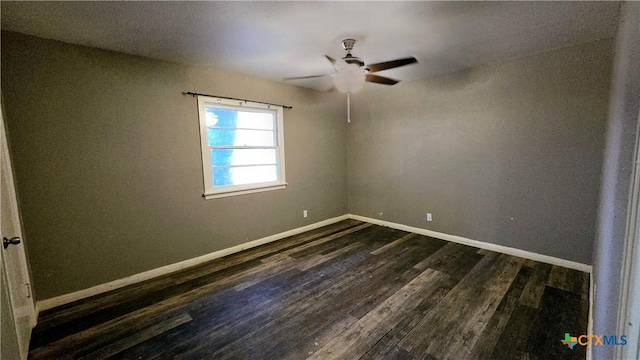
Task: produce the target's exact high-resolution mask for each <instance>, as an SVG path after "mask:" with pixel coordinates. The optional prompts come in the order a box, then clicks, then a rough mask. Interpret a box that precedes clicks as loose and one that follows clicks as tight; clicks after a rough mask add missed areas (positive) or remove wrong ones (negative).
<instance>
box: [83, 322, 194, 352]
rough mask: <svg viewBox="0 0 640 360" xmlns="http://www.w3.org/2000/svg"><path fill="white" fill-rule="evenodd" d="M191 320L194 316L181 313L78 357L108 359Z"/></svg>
mask: <svg viewBox="0 0 640 360" xmlns="http://www.w3.org/2000/svg"><path fill="white" fill-rule="evenodd" d="M191 320H193V318H192V317H191V316H189V314H187V313H180V314H178V315H177V316H175V317H172V318H169V319H167V320H165V321H161V322H159V323H157V324H154V325H152V326H150V327H148V328H147V329H144V330H142V331H139V332H137V333H135V334H133V335H132V336H129V337H126V338H124V339H122V340H118V341H116V342H114V343H112V344H109V345H107V346H105V347H103V348H100V349H99V350H97V351H94V352H92V353H90V354H88V355H85V356H82V357H79V358H78V359H79V360H89V359H106V358H107V357H110V356H113V355H116V354H118V353H120V352H122V351H124V350H126V349H129V348H131V347H133V346H135V345H138V344H140V343H142V342H144V341H147V340H149V339H151V338H153V337H155V336H158V335H159V334H162V333H164V332H166V331H169V330H171V329H173V328H176V327H178V326H180V325H183V324H186V323H188V322H190V321H191Z"/></svg>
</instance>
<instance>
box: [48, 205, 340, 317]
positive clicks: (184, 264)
mask: <svg viewBox="0 0 640 360" xmlns="http://www.w3.org/2000/svg"><path fill="white" fill-rule="evenodd" d="M348 218H349V215H346V214H345V215H342V216H338V217H334V218H331V219H327V220H323V221H319V222H317V223H313V224H310V225H306V226H303V227H299V228H296V229H293V230H289V231H285V232H281V233H279V234H275V235H271V236H267V237H264V238H261V239H257V240H253V241H249V242H246V243H243V244H240V245H236V246H232V247H230V248H226V249H222V250H218V251H214V252H212V253H209V254H206V255H202V256H198V257H196V258H193V259H189V260H185V261H180V262H177V263H174V264H170V265H166V266H163V267H159V268H157V269H153V270H149V271H145V272H141V273H138V274H135V275H131V276H127V277H126V278H122V279H118V280H114V281H110V282H108V283H104V284H100V285H96V286H93V287H90V288H88V289H84V290H79V291H76V292H72V293H69V294H64V295H60V296H56V297H53V298H50V299H45V300H41V301H38V302H37V303H36V310H37V311H38V312H40V311H44V310H48V309H52V308H54V307H57V306H60V305H64V304H68V303H71V302H74V301H77V300H81V299H85V298H88V297H91V296H94V295H98V294H102V293H105V292H107V291H111V290H115V289H119V288H122V287H125V286H128V285H132V284H135V283H139V282H142V281H145V280H149V279H153V278H155V277H159V276H163V275H167V274H171V273H174V272H176V271H180V270H183V269H186V268H190V267H193V266H196V265H200V264H203V263H206V262H208V261H211V260H214V259H217V258H221V257H223V256H227V255H231V254H234V253H237V252H240V251H243V250H246V249H250V248H253V247H256V246H260V245H263V244H267V243H270V242H273V241H276V240H280V239H284V238H286V237H289V236H293V235H297V234H300V233H303V232H305V231H309V230H313V229H317V228H319V227H322V226H325V225H330V224H333V223H336V222H338V221H342V220H346V219H348Z"/></svg>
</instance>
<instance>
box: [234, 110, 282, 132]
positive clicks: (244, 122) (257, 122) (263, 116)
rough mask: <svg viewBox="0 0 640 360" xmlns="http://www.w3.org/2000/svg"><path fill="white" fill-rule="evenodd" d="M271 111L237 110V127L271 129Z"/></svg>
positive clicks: (272, 122)
mask: <svg viewBox="0 0 640 360" xmlns="http://www.w3.org/2000/svg"><path fill="white" fill-rule="evenodd" d="M273 120H274V118H273V113H259V112H248V111H238V127H239V128H245V129H263V130H273V124H274V121H273Z"/></svg>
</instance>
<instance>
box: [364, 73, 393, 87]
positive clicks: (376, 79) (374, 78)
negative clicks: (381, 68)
mask: <svg viewBox="0 0 640 360" xmlns="http://www.w3.org/2000/svg"><path fill="white" fill-rule="evenodd" d="M364 79H365V80H366V81H368V82H372V83H377V84H383V85H395V84H397V83H399V82H400V81H398V80H395V79H391V78H388V77H384V76H378V75H373V74H367V75H366V76H365V77H364Z"/></svg>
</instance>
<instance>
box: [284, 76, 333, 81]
mask: <svg viewBox="0 0 640 360" xmlns="http://www.w3.org/2000/svg"><path fill="white" fill-rule="evenodd" d="M325 76H331V74H324V75H310V76H296V77H286V78H283V79H282V80H284V81H289V80H302V79H313V78H320V77H325Z"/></svg>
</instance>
